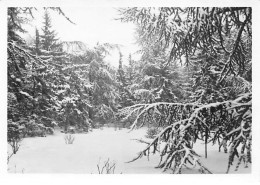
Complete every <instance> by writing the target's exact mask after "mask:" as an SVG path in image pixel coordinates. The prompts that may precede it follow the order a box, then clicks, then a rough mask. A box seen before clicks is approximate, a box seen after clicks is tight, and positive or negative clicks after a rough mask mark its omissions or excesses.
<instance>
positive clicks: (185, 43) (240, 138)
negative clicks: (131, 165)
mask: <svg viewBox="0 0 260 185" xmlns="http://www.w3.org/2000/svg"><path fill="white" fill-rule="evenodd" d="M120 13H121V14H122V19H121V20H122V21H131V22H135V23H136V24H137V25H138V26H140V27H141V29H140V30H141V33H142V34H141V35H142V37H143V38H144V44H145V46H149V44H150V43H151V40H156V42H155V43H157V44H158V45H159V46H161V47H163V48H165V51H166V54H167V58H166V60H163V62H162V65H163V67H162V68H160V66H158V65H157V66H154V65H153V66H149V67H148V66H147V67H146V70H145V73H146V74H148V75H150V78H153V77H154V75H155V74H156V73H158V72H159V71H160V69H167V68H168V67H170V66H171V64H172V63H173V62H175V61H176V60H182V59H183V58H184V57H185V62H183V63H182V64H184V65H185V66H187V67H188V68H187V69H192V67H193V69H192V70H191V71H190V72H191V73H187V74H188V75H191V76H192V77H193V80H194V84H193V85H194V86H193V87H194V91H195V94H194V95H195V101H194V102H192V103H177V102H176V103H175V102H173V103H169V102H155V103H149V102H146V103H145V104H136V105H133V106H130V107H126V108H124V109H122V110H121V115H124V116H125V119H127V118H128V117H130V116H133V115H135V116H136V119H135V121H134V123H133V126H132V128H139V127H141V126H143V125H144V124H146V123H150V122H155V123H157V124H158V125H159V126H161V127H163V130H162V131H161V132H160V133H159V134H158V135H157V136H156V137H155V139H154V140H153V141H152V142H151V143H149V144H148V146H147V147H146V148H145V149H144V150H143V151H141V152H140V153H139V154H138V156H137V157H136V158H134V159H133V160H132V161H135V160H137V159H138V158H140V157H142V156H144V155H148V156H149V154H150V153H156V151H157V146H158V145H160V143H161V141H164V142H165V143H166V145H165V147H164V149H163V151H162V152H161V154H160V156H161V160H160V162H159V165H158V167H159V168H163V169H164V170H167V169H172V170H173V172H174V173H181V171H182V168H184V167H186V166H187V165H190V164H191V165H193V166H195V165H196V164H197V165H198V166H199V170H200V172H201V173H211V172H210V170H208V169H207V168H206V167H205V166H204V165H203V164H202V163H201V162H200V160H199V156H198V155H197V154H196V152H195V151H194V150H193V144H194V143H196V141H197V140H198V139H200V140H203V141H205V143H208V142H212V143H213V144H218V145H219V147H221V146H222V145H223V143H227V142H228V143H230V150H229V159H228V166H227V173H228V172H229V170H230V166H231V165H232V164H233V162H234V157H235V155H236V154H237V153H238V149H239V147H241V152H240V157H239V162H238V164H237V167H238V166H239V165H240V164H241V161H242V160H243V161H244V162H245V163H246V166H247V165H248V163H251V162H252V161H251V143H252V129H251V127H252V91H251V80H250V78H248V77H250V75H248V74H250V73H251V68H252V66H251V46H250V44H249V45H247V44H246V43H247V42H248V41H249V43H250V42H251V39H252V28H251V26H252V23H251V19H252V9H251V8H247V7H233V8H225V7H224V8H216V7H211V8H209V7H201V8H200V7H196V8H192V7H186V8H177V7H163V8H126V9H124V8H123V9H121V10H120ZM223 20H225V21H223ZM148 49H149V47H148ZM148 51H149V50H148ZM154 54H155V55H154V56H157V55H156V54H158V53H154ZM164 72H166V71H164ZM150 78H148V80H147V81H148V82H149V81H150ZM246 79H249V80H246ZM196 93H200V94H199V95H198V94H196ZM196 95H198V96H196ZM163 101H165V100H163ZM166 101H167V100H166ZM205 146H206V144H205ZM245 149H246V150H247V151H246V152H245Z"/></svg>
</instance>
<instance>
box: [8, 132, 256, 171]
mask: <svg viewBox="0 0 260 185" xmlns="http://www.w3.org/2000/svg"><path fill="white" fill-rule="evenodd" d="M145 134H146V128H142V129H139V130H134V131H132V132H130V133H129V130H127V129H122V130H117V131H115V129H114V128H104V129H103V130H100V129H95V130H94V131H93V132H90V133H88V134H74V136H75V141H74V143H73V144H71V145H70V144H65V141H64V134H63V133H60V132H59V131H57V132H55V134H54V135H51V136H47V137H35V138H25V139H24V140H23V141H22V145H21V147H20V149H19V151H18V153H17V154H16V155H14V156H13V157H12V158H11V159H10V162H9V165H8V172H10V173H85V174H90V173H98V169H97V164H99V166H100V167H102V166H103V164H104V162H105V161H107V159H108V158H109V160H110V161H111V162H115V163H116V167H115V173H123V174H127V173H136V174H139V173H143V174H144V173H145V174H151V173H162V169H156V168H154V167H155V166H156V165H157V164H158V162H159V156H158V155H154V156H153V155H151V156H150V158H149V161H148V160H147V158H146V157H143V158H141V159H139V160H137V161H135V162H132V163H125V162H127V161H129V160H131V159H133V158H134V157H135V156H136V154H137V153H138V152H139V151H141V150H142V149H143V148H144V147H145V146H146V144H142V143H139V142H137V141H135V140H133V139H140V138H144V135H145ZM9 149H10V148H9ZM195 150H196V151H197V153H198V154H200V155H201V156H202V157H201V161H202V162H203V164H205V166H206V167H207V168H208V169H209V170H211V171H212V172H213V173H225V172H226V169H227V160H228V154H225V153H224V152H218V147H217V146H216V147H215V146H214V147H212V146H210V145H209V146H208V158H207V159H205V158H204V145H203V144H201V143H198V144H197V145H196V146H195ZM236 160H237V158H236ZM236 164H237V162H235V163H234V166H233V167H232V168H231V170H230V173H250V172H251V166H249V168H244V166H243V164H241V166H240V168H239V170H238V171H237V172H236V171H234V167H235V165H236ZM182 172H183V173H198V171H197V170H195V169H185V168H184V169H183V171H182Z"/></svg>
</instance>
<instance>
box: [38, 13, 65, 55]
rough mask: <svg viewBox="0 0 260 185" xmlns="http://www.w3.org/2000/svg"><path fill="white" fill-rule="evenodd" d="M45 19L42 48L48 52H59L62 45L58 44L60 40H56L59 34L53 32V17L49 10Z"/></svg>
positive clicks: (45, 14)
mask: <svg viewBox="0 0 260 185" xmlns="http://www.w3.org/2000/svg"><path fill="white" fill-rule="evenodd" d="M43 18H44V22H43V28H42V32H43V34H42V35H41V36H40V37H41V45H42V48H43V49H44V50H46V51H57V48H59V46H60V45H59V44H58V39H57V38H56V35H57V34H56V33H55V31H54V30H52V25H51V17H50V14H49V12H48V10H45V12H44V17H43Z"/></svg>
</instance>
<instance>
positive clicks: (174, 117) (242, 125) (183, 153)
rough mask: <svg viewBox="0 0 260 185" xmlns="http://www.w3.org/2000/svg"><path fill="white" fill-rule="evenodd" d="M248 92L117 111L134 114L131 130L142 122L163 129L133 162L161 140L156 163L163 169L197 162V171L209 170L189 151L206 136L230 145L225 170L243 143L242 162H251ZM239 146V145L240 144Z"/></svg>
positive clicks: (179, 171) (127, 115)
mask: <svg viewBox="0 0 260 185" xmlns="http://www.w3.org/2000/svg"><path fill="white" fill-rule="evenodd" d="M251 101H252V94H251V93H247V94H243V95H242V96H240V97H239V98H237V99H235V100H230V101H225V102H217V103H211V104H206V105H197V104H192V103H189V104H182V103H164V102H159V103H152V104H137V105H133V106H130V107H126V108H124V109H122V110H121V111H120V114H121V115H123V116H124V117H125V118H128V117H130V116H131V115H135V116H136V118H135V121H134V122H133V124H132V129H134V128H140V127H142V126H143V125H144V124H145V123H151V120H153V121H154V122H153V123H156V124H157V126H160V127H164V129H163V130H162V131H161V132H160V133H159V134H158V135H157V137H155V138H154V139H153V140H152V142H150V143H149V144H148V145H147V147H146V148H145V149H144V150H142V151H141V152H139V153H138V155H137V157H135V158H134V159H133V160H131V161H129V162H133V161H135V160H137V159H139V158H141V157H143V156H149V155H150V151H151V153H153V154H155V153H156V152H158V150H157V147H158V146H160V144H162V143H164V144H165V145H164V147H163V150H162V151H161V152H160V156H161V160H160V163H159V165H158V167H159V168H163V169H164V170H167V169H172V170H173V173H181V170H182V168H183V167H187V166H189V165H191V166H192V167H196V165H198V167H199V171H200V172H201V173H211V172H210V171H209V170H208V169H207V168H206V167H205V166H204V165H203V164H202V163H201V162H200V161H199V156H198V155H197V154H196V152H195V151H194V150H193V144H194V143H195V142H196V140H198V139H200V140H205V137H206V135H208V137H209V139H210V141H212V142H213V144H215V143H216V141H219V143H218V144H219V145H221V142H220V140H221V139H222V140H223V141H229V142H230V144H231V148H230V152H229V160H228V168H227V173H228V171H229V169H230V166H231V165H232V163H233V161H234V156H235V155H236V154H237V149H238V146H239V145H240V144H242V143H246V145H245V144H244V145H245V147H244V148H246V150H247V152H246V154H245V152H244V150H245V149H243V151H241V153H243V156H245V155H246V157H243V158H241V159H240V162H239V164H238V165H240V163H241V160H242V159H243V160H244V159H245V160H246V163H249V162H251V137H252V136H251V125H252V124H251V121H252V102H251ZM242 148H243V147H242Z"/></svg>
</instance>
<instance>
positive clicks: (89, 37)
mask: <svg viewBox="0 0 260 185" xmlns="http://www.w3.org/2000/svg"><path fill="white" fill-rule="evenodd" d="M61 8H62V7H61ZM62 10H63V11H64V13H65V14H66V15H67V16H68V17H69V18H70V19H71V20H72V21H73V22H75V23H76V25H73V24H71V23H70V22H69V21H67V20H66V19H65V18H64V17H63V16H61V15H58V13H56V12H50V15H51V18H52V26H53V29H55V30H56V32H57V34H58V35H57V36H58V37H59V38H60V39H61V40H62V41H83V42H85V43H87V44H88V46H90V47H93V46H94V45H95V44H96V43H97V42H99V43H111V44H120V45H122V47H121V51H122V53H123V55H124V57H123V60H124V63H125V64H127V60H126V59H127V58H128V55H129V53H131V54H133V58H134V59H137V58H138V55H134V53H135V52H136V51H137V50H138V47H137V45H136V44H134V43H135V39H134V31H135V25H134V24H132V23H122V22H120V21H119V20H115V18H118V17H119V15H118V12H117V10H116V8H112V7H64V8H62ZM34 17H35V21H33V22H32V25H31V27H30V28H28V29H29V33H30V34H31V35H35V27H37V28H38V29H40V28H42V25H43V24H42V22H43V10H42V9H38V12H36V13H35V16H34ZM106 60H108V61H110V63H111V64H112V65H113V66H116V67H117V66H118V60H119V54H118V51H114V52H112V55H111V56H110V57H107V58H106Z"/></svg>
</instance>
